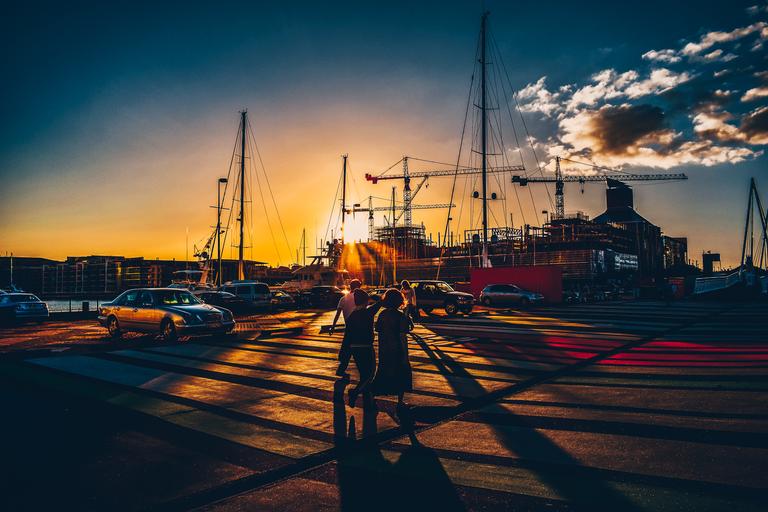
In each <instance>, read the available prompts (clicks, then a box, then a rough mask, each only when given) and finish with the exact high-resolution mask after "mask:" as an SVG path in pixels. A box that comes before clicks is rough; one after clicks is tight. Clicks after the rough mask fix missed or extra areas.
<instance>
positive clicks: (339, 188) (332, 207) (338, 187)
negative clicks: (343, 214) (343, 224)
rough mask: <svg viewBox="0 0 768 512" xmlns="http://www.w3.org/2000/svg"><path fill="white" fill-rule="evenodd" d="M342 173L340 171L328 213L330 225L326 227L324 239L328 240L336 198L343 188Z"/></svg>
mask: <svg viewBox="0 0 768 512" xmlns="http://www.w3.org/2000/svg"><path fill="white" fill-rule="evenodd" d="M341 181H342V174H341V173H339V181H338V182H337V183H336V192H335V193H334V195H333V202H332V203H331V213H330V214H329V215H328V225H327V226H326V227H325V234H324V235H323V239H324V240H326V241H327V240H328V232H329V231H330V230H331V221H332V220H333V212H334V211H335V210H336V198H337V197H338V196H339V190H341Z"/></svg>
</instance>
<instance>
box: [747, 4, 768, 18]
mask: <svg viewBox="0 0 768 512" xmlns="http://www.w3.org/2000/svg"><path fill="white" fill-rule="evenodd" d="M745 11H747V14H749V15H750V16H756V15H758V14H760V13H761V12H768V5H751V6H749V7H747V8H746V9H745Z"/></svg>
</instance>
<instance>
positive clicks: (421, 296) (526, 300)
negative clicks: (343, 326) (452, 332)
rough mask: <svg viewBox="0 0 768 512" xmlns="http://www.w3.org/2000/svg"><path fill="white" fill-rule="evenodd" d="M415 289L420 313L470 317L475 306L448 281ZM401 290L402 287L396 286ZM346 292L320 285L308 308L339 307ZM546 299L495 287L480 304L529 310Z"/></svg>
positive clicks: (375, 293) (377, 292)
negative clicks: (437, 311) (528, 308)
mask: <svg viewBox="0 0 768 512" xmlns="http://www.w3.org/2000/svg"><path fill="white" fill-rule="evenodd" d="M411 286H412V287H413V290H414V292H415V293H416V304H417V307H418V309H419V310H421V311H423V312H425V313H427V314H429V313H431V312H432V311H434V310H440V309H442V310H443V311H445V313H446V314H448V315H450V316H453V315H457V314H459V313H464V314H469V313H471V312H472V308H473V307H474V304H475V298H474V297H473V296H472V294H470V293H466V292H461V291H457V290H455V289H454V288H453V287H452V286H451V285H449V284H448V283H446V282H445V281H437V280H414V281H411ZM394 287H395V288H399V286H394ZM387 290H388V288H375V289H373V290H371V291H370V295H371V300H378V299H380V298H381V297H382V296H383V295H384V292H386V291H387ZM343 294H344V291H342V290H341V289H339V288H337V287H335V286H316V287H315V288H313V289H312V290H310V292H309V300H308V301H307V303H308V305H310V306H314V307H328V308H331V307H335V306H336V304H337V303H338V301H339V299H340V298H341V297H342V296H343ZM543 301H544V296H543V295H542V294H540V293H536V292H531V291H528V290H524V289H522V288H520V287H519V286H515V285H512V284H491V285H488V286H486V287H485V288H483V290H482V292H480V297H479V300H478V302H479V303H480V304H483V305H484V306H487V307H505V306H506V307H511V306H520V307H527V306H531V305H535V304H540V303H542V302H543Z"/></svg>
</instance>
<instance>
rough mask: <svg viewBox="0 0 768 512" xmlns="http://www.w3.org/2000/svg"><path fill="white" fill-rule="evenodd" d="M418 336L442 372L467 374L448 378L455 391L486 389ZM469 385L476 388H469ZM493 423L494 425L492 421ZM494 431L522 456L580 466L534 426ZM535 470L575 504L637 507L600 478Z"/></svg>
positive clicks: (494, 407)
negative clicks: (570, 475)
mask: <svg viewBox="0 0 768 512" xmlns="http://www.w3.org/2000/svg"><path fill="white" fill-rule="evenodd" d="M415 338H416V340H417V342H419V344H420V346H421V347H422V349H423V350H424V351H425V352H426V353H427V354H428V355H429V357H430V358H431V359H433V360H434V361H436V365H437V367H438V369H439V370H440V371H441V372H442V373H444V374H445V375H446V376H449V375H450V376H455V377H464V379H461V380H457V379H448V382H449V384H450V385H451V386H452V387H454V391H455V392H456V393H457V394H465V393H467V392H468V391H474V392H476V393H477V392H482V391H483V389H482V386H481V385H480V384H479V383H478V382H477V381H476V380H475V379H474V378H473V377H472V374H470V373H469V372H468V371H467V370H466V369H465V368H463V367H462V366H461V364H459V363H457V362H456V361H455V360H454V359H453V358H452V357H451V356H449V355H448V354H446V353H445V352H443V351H441V350H440V349H439V348H437V347H434V349H433V348H432V347H430V346H429V345H428V344H427V343H425V342H423V340H420V339H419V338H418V337H415ZM470 387H474V388H475V389H474V390H473V389H470ZM485 410H486V411H488V412H491V413H499V414H505V415H512V416H513V415H514V413H512V412H510V411H508V410H506V409H504V408H502V407H501V406H499V405H491V406H489V407H486V408H485ZM490 426H491V427H492V428H493V427H494V426H493V425H490ZM494 431H495V435H496V438H497V439H498V440H499V442H500V443H501V444H503V445H504V447H505V448H507V449H508V450H509V451H510V452H512V453H514V454H516V455H517V456H518V457H519V458H520V459H523V460H525V459H533V460H536V459H541V458H542V456H543V457H544V458H545V459H546V460H549V461H553V462H555V463H557V464H563V465H573V466H576V467H580V466H581V463H580V462H579V461H578V460H576V459H575V458H573V457H572V456H571V455H570V454H569V453H568V452H567V451H565V450H563V449H562V448H560V447H559V446H557V445H556V444H555V443H553V442H552V441H551V440H549V439H548V438H547V437H546V436H545V435H543V434H541V433H539V432H538V431H537V430H535V429H517V430H514V431H512V430H507V429H499V428H494ZM534 471H535V470H534ZM536 474H537V476H538V477H539V479H540V480H541V481H542V482H543V483H546V484H547V485H548V486H549V487H551V488H552V489H553V490H555V491H556V492H557V494H558V495H559V496H561V497H562V498H563V499H564V500H566V501H568V502H571V503H573V504H577V505H590V506H594V504H595V503H600V508H610V509H614V510H622V511H632V510H636V507H635V505H634V504H633V503H632V502H631V501H630V500H629V499H627V497H626V496H624V495H622V494H621V493H619V492H617V491H616V490H615V489H614V488H612V487H611V486H610V485H609V484H607V483H606V482H604V481H601V480H598V479H578V480H576V479H571V478H569V477H568V476H567V475H565V476H564V475H561V474H553V473H550V472H547V471H537V472H536Z"/></svg>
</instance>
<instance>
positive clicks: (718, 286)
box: [693, 270, 741, 294]
mask: <svg viewBox="0 0 768 512" xmlns="http://www.w3.org/2000/svg"><path fill="white" fill-rule="evenodd" d="M740 281H741V272H740V271H738V270H737V271H736V272H733V273H731V274H728V275H725V276H713V277H697V278H696V285H695V286H694V288H693V293H694V294H701V293H708V292H713V291H716V290H723V289H725V288H729V287H731V286H733V285H735V284H738V283H739V282H740Z"/></svg>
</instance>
